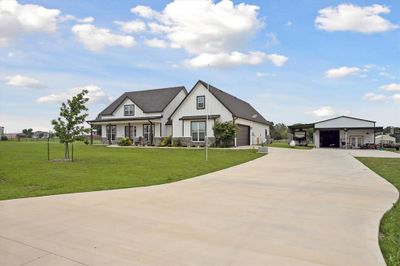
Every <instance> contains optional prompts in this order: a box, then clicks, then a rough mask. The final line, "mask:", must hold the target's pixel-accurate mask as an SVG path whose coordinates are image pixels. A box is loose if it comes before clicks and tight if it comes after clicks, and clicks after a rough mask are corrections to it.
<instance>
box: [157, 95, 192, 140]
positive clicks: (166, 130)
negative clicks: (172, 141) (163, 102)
mask: <svg viewBox="0 0 400 266" xmlns="http://www.w3.org/2000/svg"><path fill="white" fill-rule="evenodd" d="M186 94H187V93H186V91H185V90H181V91H180V92H179V93H178V94H177V95H176V96H175V98H174V99H173V100H172V101H171V102H170V103H169V104H168V105H167V107H165V109H164V111H163V113H162V115H163V117H162V118H161V124H162V125H163V128H162V135H163V136H164V137H167V136H171V135H172V126H171V125H165V123H167V121H168V118H169V117H170V116H171V114H172V113H173V112H174V111H175V109H176V107H177V106H178V105H179V104H180V103H181V102H182V101H183V99H184V98H185V97H186Z"/></svg>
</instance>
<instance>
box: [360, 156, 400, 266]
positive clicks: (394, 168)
mask: <svg viewBox="0 0 400 266" xmlns="http://www.w3.org/2000/svg"><path fill="white" fill-rule="evenodd" d="M357 159H358V160H360V161H361V162H362V163H363V164H365V165H366V166H368V167H369V168H370V169H371V170H372V171H374V172H375V173H377V174H378V175H380V176H382V177H383V178H385V179H386V180H388V181H389V182H390V183H392V184H393V185H394V186H395V187H396V188H397V189H398V190H399V191H400V159H397V158H393V159H392V158H391V159H389V158H357ZM379 244H380V246H381V250H382V253H383V256H384V257H385V260H386V264H387V265H388V266H395V265H396V266H398V265H400V203H399V201H397V203H396V204H395V205H394V206H393V208H392V209H391V210H390V211H388V212H387V213H386V214H385V215H384V216H383V218H382V221H381V225H380V228H379Z"/></svg>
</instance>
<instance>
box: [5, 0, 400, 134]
mask: <svg viewBox="0 0 400 266" xmlns="http://www.w3.org/2000/svg"><path fill="white" fill-rule="evenodd" d="M399 25H400V2H399V1H395V0H393V1H389V0H385V1H346V2H344V1H313V0H308V1H307V0H304V1H289V0H288V1H277V0H275V1H273V0H270V1H233V3H232V2H230V1H223V2H220V1H196V2H194V1H62V0H58V1H38V0H36V1H18V2H16V1H14V0H0V125H1V126H5V127H6V130H7V132H19V131H21V130H22V129H23V128H29V127H31V128H33V129H34V130H48V129H50V127H51V126H50V120H51V119H53V118H56V117H57V115H58V111H59V105H60V102H61V101H63V100H65V99H66V98H68V97H70V96H71V95H73V94H74V93H75V92H77V91H79V90H80V89H82V88H88V89H89V90H90V91H91V93H90V95H91V98H92V100H91V103H90V104H89V109H90V118H94V117H95V116H96V115H97V113H98V112H100V111H101V110H102V109H104V108H105V107H106V106H107V105H108V104H109V103H110V101H111V100H112V99H115V98H117V97H118V96H119V95H120V94H121V93H123V92H125V91H134V90H141V89H152V88H160V87H168V86H177V85H184V86H186V88H187V89H188V90H190V89H191V88H192V86H193V85H194V84H195V83H196V81H197V80H198V79H202V80H204V81H207V82H210V83H211V84H213V85H215V86H216V87H218V88H220V89H222V90H225V91H227V92H229V93H231V94H233V95H235V96H237V97H239V98H242V99H244V100H246V101H248V102H249V103H251V104H252V105H253V106H254V107H255V108H256V109H258V110H259V111H260V113H262V114H263V115H264V116H265V117H266V118H267V119H268V120H271V121H273V122H275V123H277V122H284V123H287V124H292V123H296V122H312V121H319V120H323V119H326V118H329V117H333V116H338V115H350V116H355V117H361V118H365V119H371V120H376V121H377V122H378V124H379V125H383V126H387V125H392V126H400V64H399V62H400V27H399Z"/></svg>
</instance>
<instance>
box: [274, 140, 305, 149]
mask: <svg viewBox="0 0 400 266" xmlns="http://www.w3.org/2000/svg"><path fill="white" fill-rule="evenodd" d="M267 146H268V147H275V148H288V149H301V150H311V149H312V148H313V147H312V146H307V147H306V146H294V147H290V146H289V144H287V143H282V142H273V143H271V144H268V145H267Z"/></svg>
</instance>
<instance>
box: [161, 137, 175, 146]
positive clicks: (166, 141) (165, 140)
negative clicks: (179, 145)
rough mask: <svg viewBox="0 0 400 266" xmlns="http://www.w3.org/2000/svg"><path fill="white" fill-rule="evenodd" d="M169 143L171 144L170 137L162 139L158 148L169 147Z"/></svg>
mask: <svg viewBox="0 0 400 266" xmlns="http://www.w3.org/2000/svg"><path fill="white" fill-rule="evenodd" d="M171 143H172V136H168V137H165V138H163V139H162V141H161V142H160V146H161V147H166V146H170V145H171Z"/></svg>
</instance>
